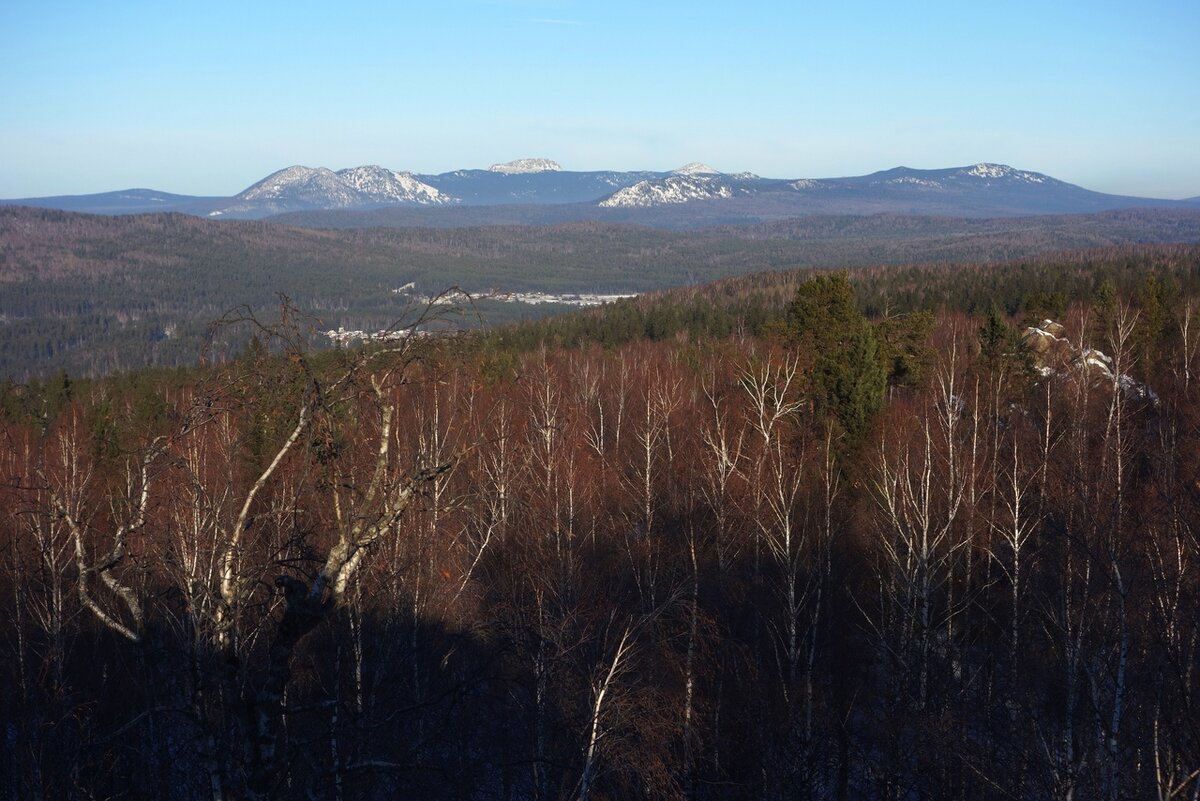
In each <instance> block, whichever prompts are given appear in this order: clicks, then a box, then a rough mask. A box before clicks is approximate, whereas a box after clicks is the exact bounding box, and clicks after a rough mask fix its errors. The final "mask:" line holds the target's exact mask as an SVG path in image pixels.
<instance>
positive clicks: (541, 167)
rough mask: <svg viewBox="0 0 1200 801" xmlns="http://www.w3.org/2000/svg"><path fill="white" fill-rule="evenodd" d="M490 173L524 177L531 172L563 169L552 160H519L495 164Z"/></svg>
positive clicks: (489, 168) (490, 168)
mask: <svg viewBox="0 0 1200 801" xmlns="http://www.w3.org/2000/svg"><path fill="white" fill-rule="evenodd" d="M488 170H489V171H490V172H502V173H504V174H505V175H522V174H524V173H530V172H561V171H562V167H561V166H560V165H559V163H558V162H557V161H551V160H550V159H517V160H516V161H506V162H504V163H503V164H493V165H492V166H490V167H488Z"/></svg>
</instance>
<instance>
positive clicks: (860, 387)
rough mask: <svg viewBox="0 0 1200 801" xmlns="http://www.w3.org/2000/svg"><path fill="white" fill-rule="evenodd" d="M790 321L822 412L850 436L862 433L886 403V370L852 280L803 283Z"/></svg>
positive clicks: (838, 276)
mask: <svg viewBox="0 0 1200 801" xmlns="http://www.w3.org/2000/svg"><path fill="white" fill-rule="evenodd" d="M787 321H788V330H789V332H790V335H791V338H792V340H793V341H794V342H795V344H796V345H797V346H798V347H799V348H800V350H801V351H802V352H804V353H806V354H808V355H809V356H810V358H811V359H812V364H813V371H812V392H813V400H814V403H815V405H816V407H817V409H818V411H820V412H823V413H824V414H827V415H828V416H830V417H832V418H834V419H836V420H837V421H838V422H839V423H840V424H841V426H842V428H843V429H845V431H846V432H847V433H848V434H850V435H852V436H857V435H859V434H861V433H862V432H863V431H864V430H865V429H866V427H867V425H868V423H869V422H870V420H871V417H872V416H873V415H874V414H875V412H876V411H877V410H878V409H879V407H880V405H882V403H883V390H884V388H885V386H886V384H887V371H886V370H885V369H884V367H883V362H882V360H881V358H880V354H879V342H878V340H877V338H876V336H875V330H874V328H873V327H872V326H871V323H870V322H869V321H868V320H867V318H866V317H865V316H864V315H863V313H862V312H861V311H859V309H858V305H857V304H856V303H855V300H854V285H853V284H851V283H850V279H849V277H848V276H847V275H846V274H845V273H829V274H823V275H817V276H814V277H812V278H811V279H809V280H808V281H806V282H804V283H803V284H801V285H800V288H799V289H797V290H796V296H795V297H794V298H793V299H792V302H791V304H790V305H789V306H788V311H787Z"/></svg>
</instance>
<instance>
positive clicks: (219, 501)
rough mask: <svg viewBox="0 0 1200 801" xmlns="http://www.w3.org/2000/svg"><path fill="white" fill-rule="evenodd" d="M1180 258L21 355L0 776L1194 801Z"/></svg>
mask: <svg viewBox="0 0 1200 801" xmlns="http://www.w3.org/2000/svg"><path fill="white" fill-rule="evenodd" d="M329 236H332V235H329ZM1198 276H1200V252H1198V250H1197V249H1196V248H1195V247H1153V248H1127V249H1120V250H1108V251H1102V252H1095V251H1093V252H1087V253H1077V254H1066V255H1063V256H1060V257H1042V258H1039V259H1031V260H1028V261H1025V262H1012V263H1009V264H1006V265H1002V266H995V267H977V266H959V267H954V266H946V265H942V266H930V267H911V268H903V269H900V268H892V269H883V268H880V269H875V270H859V271H853V272H851V273H849V274H846V273H826V272H821V273H806V274H797V273H776V274H764V275H757V276H752V277H747V278H741V279H735V280H733V281H728V282H723V283H720V284H715V285H711V286H706V287H701V288H697V289H692V290H685V291H678V292H673V293H663V294H659V295H650V296H646V297H643V298H639V299H638V300H637V301H635V302H628V303H623V304H618V305H616V306H614V307H611V308H605V309H601V310H598V311H593V312H586V313H581V314H575V315H571V316H567V317H564V318H559V319H556V320H553V321H548V322H544V323H529V324H526V325H524V326H518V327H514V328H507V329H503V330H499V331H495V332H492V333H487V334H480V335H462V336H458V337H429V338H423V339H411V340H407V341H404V342H398V343H393V344H392V345H389V346H378V347H375V348H373V349H367V350H362V349H347V350H338V351H331V352H324V353H314V352H311V351H309V350H308V349H307V348H306V347H305V342H306V337H305V335H304V332H303V328H302V325H301V324H300V323H297V322H295V320H296V318H295V317H293V316H291V314H290V313H285V314H283V315H282V319H279V318H273V319H274V320H275V321H274V322H258V321H255V320H247V321H244V323H243V325H244V327H245V328H246V331H247V338H249V334H250V333H253V339H249V341H250V345H248V346H247V347H246V348H245V350H244V352H243V353H242V355H241V356H240V357H239V358H238V359H235V360H231V361H228V362H225V363H222V364H216V365H213V364H209V365H201V366H196V367H192V368H187V369H182V368H180V369H174V370H171V371H157V372H148V371H147V372H137V373H129V374H125V375H118V376H113V377H109V378H105V379H89V380H82V379H79V380H73V379H72V378H71V377H70V376H68V375H67V374H62V373H60V374H58V375H55V376H52V377H49V378H44V379H42V380H40V381H38V382H36V383H30V384H14V383H9V384H6V385H3V386H2V388H0V414H2V415H3V416H2V418H0V438H2V439H0V482H2V483H0V605H2V607H3V613H2V614H0V721H2V725H0V737H2V738H3V745H2V746H0V796H2V797H3V798H6V799H7V798H11V799H26V798H29V799H33V798H36V799H80V800H82V799H168V798H169V799H181V801H182V800H186V801H191V800H192V799H196V800H197V801H199V800H200V799H204V800H205V801H217V799H293V798H295V799H309V798H314V799H337V800H338V801H342V799H347V800H349V799H396V798H413V799H480V800H481V801H482V800H483V799H489V800H490V799H495V801H526V800H527V799H528V800H530V801H534V800H536V801H552V800H555V801H557V800H559V799H562V800H563V801H589V800H594V801H601V799H613V800H614V801H615V800H618V799H647V800H649V799H695V800H696V801H724V800H725V799H729V800H730V801H732V800H733V799H770V800H772V801H773V800H774V799H831V800H832V799H837V800H838V801H842V800H847V799H881V800H882V799H888V800H891V801H909V800H910V799H964V801H965V800H967V799H978V800H979V801H983V800H984V799H988V800H991V799H995V800H996V801H1001V800H1002V799H1031V800H1032V799H1062V800H1063V801H1067V799H1106V800H1107V801H1116V800H1117V799H1163V800H1164V801H1165V799H1192V800H1193V801H1194V799H1196V798H1197V797H1200V707H1198V704H1200V695H1198V693H1200V675H1198V673H1197V668H1198V667H1200V652H1198V649H1200V315H1198V314H1197V310H1198V309H1200V305H1198V304H1200V285H1198V284H1197V277H1198ZM284 311H285V312H288V310H286V309H285V310H284ZM1043 318H1051V319H1053V320H1054V321H1055V322H1056V323H1058V324H1061V326H1062V330H1061V332H1059V333H1057V334H1053V331H1058V328H1057V326H1054V325H1050V324H1046V325H1045V326H1044V328H1045V329H1047V330H1048V335H1049V334H1052V335H1053V342H1052V343H1051V344H1050V345H1047V344H1046V343H1047V342H1050V340H1049V339H1047V338H1046V337H1045V336H1043V335H1041V334H1037V333H1034V334H1031V335H1026V334H1025V333H1024V332H1025V328H1026V326H1028V325H1030V324H1031V323H1037V324H1040V323H1041V321H1042V319H1043ZM1051 329H1052V330H1051Z"/></svg>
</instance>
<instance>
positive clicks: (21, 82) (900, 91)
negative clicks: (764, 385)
mask: <svg viewBox="0 0 1200 801" xmlns="http://www.w3.org/2000/svg"><path fill="white" fill-rule="evenodd" d="M1198 41H1200V2H1197V0H1180V1H1179V2H1175V1H1174V0H1171V1H1168V0H1162V1H1161V2H1160V1H1159V0H1142V1H1141V2H1106V1H1105V0H1090V1H1089V2H1074V0H1061V1H1060V2H1045V0H1039V1H1038V2H1022V0H1014V1H1012V2H1006V3H998V2H989V3H976V2H971V1H970V0H956V2H940V0H931V1H930V2H922V3H909V2H902V0H893V1H892V2H881V3H871V2H854V1H853V0H843V2H832V3H830V2H811V1H810V2H805V1H804V0H791V1H790V2H765V1H763V0H736V1H734V0H725V2H704V1H702V0H690V2H676V0H638V1H637V2H626V1H625V0H591V2H583V1H582V0H427V1H426V2H407V1H405V0H399V1H398V0H392V1H391V2H359V1H357V0H339V2H336V3H309V2H304V0H291V1H290V2H286V3H275V2H259V1H257V0H241V2H236V3H234V2H225V1H224V0H210V1H209V2H204V3H197V2H192V0H177V1H174V2H162V0H154V2H122V0H112V2H108V3H97V2H94V0H88V2H58V1H57V0H36V1H35V0H0V198H20V197H38V196H46V195H58V194H82V193H91V192H102V191H109V190H114V189H124V188H130V187H148V188H153V189H160V190H165V191H170V192H178V193H181V194H193V195H231V194H234V193H236V192H239V191H241V190H242V189H244V188H245V187H246V186H248V185H250V184H251V183H253V182H255V181H257V180H259V179H260V178H262V177H264V176H265V175H267V174H268V173H270V172H273V171H275V170H277V169H280V168H282V167H286V166H288V165H291V164H304V165H307V166H311V167H316V166H324V167H330V168H333V169H340V168H342V167H351V166H357V165H360V164H380V165H383V166H386V167H390V168H392V169H396V170H411V171H413V172H419V173H438V172H446V171H449V170H455V169H462V168H478V167H487V166H488V165H490V164H493V163H496V162H502V161H509V160H511V159H515V158H522V157H543V158H550V159H554V160H556V161H558V162H559V163H560V164H561V165H562V166H563V168H564V169H571V170H600V169H617V170H633V169H647V170H669V169H673V168H675V167H678V166H680V165H682V164H684V163H686V162H690V161H703V162H706V163H708V164H710V165H712V166H713V167H715V168H717V169H719V170H722V171H727V172H738V171H743V170H747V171H751V172H755V173H758V174H760V175H763V176H767V177H777V178H800V177H806V178H824V177H835V176H842V175H862V174H866V173H869V172H874V171H876V170H881V169H888V168H890V167H895V166H900V165H903V166H908V167H917V168H940V167H953V166H961V165H966V164H974V163H976V162H980V161H989V162H998V163H1004V164H1010V165H1012V166H1015V167H1019V168H1022V169H1028V170H1035V171H1038V172H1044V173H1047V174H1049V175H1052V176H1054V177H1056V178H1060V179H1062V180H1065V181H1069V182H1071V183H1075V184H1079V185H1082V186H1085V187H1087V188H1089V189H1095V190H1098V191H1104V192H1112V193H1117V194H1130V195H1142V196H1150V197H1164V198H1180V197H1191V196H1197V195H1200V46H1197V42H1198Z"/></svg>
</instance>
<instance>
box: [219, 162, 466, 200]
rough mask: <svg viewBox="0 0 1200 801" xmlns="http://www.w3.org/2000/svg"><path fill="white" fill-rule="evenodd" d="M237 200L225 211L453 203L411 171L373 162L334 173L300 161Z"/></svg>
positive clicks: (266, 179) (257, 184)
mask: <svg viewBox="0 0 1200 801" xmlns="http://www.w3.org/2000/svg"><path fill="white" fill-rule="evenodd" d="M237 200H238V201H241V203H240V204H239V205H235V206H231V207H230V208H229V209H226V211H243V210H244V208H243V207H244V206H245V204H246V203H252V204H267V205H269V206H270V207H271V209H272V210H280V209H292V208H327V209H336V208H353V207H358V206H380V205H389V204H394V203H421V204H428V203H453V202H454V198H452V197H450V196H449V195H446V194H444V193H442V192H439V191H438V190H437V189H435V188H434V187H432V186H429V185H428V184H425V183H422V182H421V181H418V180H417V179H416V178H415V177H414V176H413V175H412V173H407V172H395V171H394V170H389V169H386V168H384V167H379V166H376V165H369V166H364V167H350V168H348V169H344V170H339V171H337V172H334V171H333V170H330V169H328V168H326V167H315V168H314V167H305V166H303V165H299V164H297V165H294V166H291V167H286V168H284V169H282V170H279V171H278V172H274V173H271V174H270V175H268V176H267V177H266V178H264V179H262V180H261V181H259V182H258V183H256V184H254V185H253V186H251V187H249V188H248V189H246V190H245V191H243V192H242V193H240V194H239V195H237Z"/></svg>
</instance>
